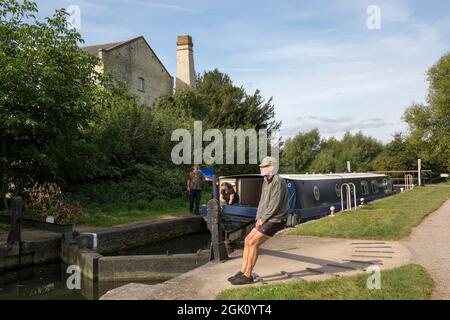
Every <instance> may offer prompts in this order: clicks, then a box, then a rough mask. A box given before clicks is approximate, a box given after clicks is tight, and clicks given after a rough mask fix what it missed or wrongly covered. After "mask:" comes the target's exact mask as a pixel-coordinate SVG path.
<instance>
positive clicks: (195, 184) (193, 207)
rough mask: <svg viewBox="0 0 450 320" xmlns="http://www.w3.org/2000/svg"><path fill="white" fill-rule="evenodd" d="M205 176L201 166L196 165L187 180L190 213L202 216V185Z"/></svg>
mask: <svg viewBox="0 0 450 320" xmlns="http://www.w3.org/2000/svg"><path fill="white" fill-rule="evenodd" d="M203 181H205V176H204V175H203V173H202V172H201V171H200V169H199V166H198V165H195V166H194V167H193V170H192V172H191V173H190V174H189V178H188V180H187V190H188V192H189V212H190V213H191V214H192V213H194V214H200V211H199V210H200V199H201V197H202V185H203Z"/></svg>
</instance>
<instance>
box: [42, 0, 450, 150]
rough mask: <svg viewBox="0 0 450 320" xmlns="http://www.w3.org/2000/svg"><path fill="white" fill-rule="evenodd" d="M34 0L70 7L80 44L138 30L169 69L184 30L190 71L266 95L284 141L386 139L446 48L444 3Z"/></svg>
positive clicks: (420, 97)
mask: <svg viewBox="0 0 450 320" xmlns="http://www.w3.org/2000/svg"><path fill="white" fill-rule="evenodd" d="M37 3H38V7H39V10H40V13H39V17H40V18H44V17H45V16H49V15H52V13H53V12H54V10H55V9H57V8H62V7H64V8H68V7H69V6H71V5H76V6H78V7H79V9H80V22H81V24H80V29H79V32H80V33H81V35H82V37H83V38H84V39H85V44H86V45H91V44H99V43H106V42H114V41H121V40H127V39H131V38H134V37H136V36H139V35H143V36H144V37H145V38H146V40H147V41H148V42H149V44H150V46H151V47H152V48H153V50H154V51H155V52H156V54H157V55H158V57H159V58H160V60H161V61H162V62H163V64H164V65H165V66H166V68H167V69H168V70H169V72H170V73H171V75H172V76H175V75H176V37H177V35H182V34H189V35H191V36H192V38H193V42H194V60H195V69H196V72H199V73H203V72H204V71H207V70H212V69H215V68H218V69H219V70H220V71H222V72H225V73H227V74H229V75H230V77H231V79H232V80H233V82H234V84H236V85H238V86H243V87H244V88H245V89H246V90H247V92H249V93H252V92H254V90H256V89H259V90H260V91H261V94H262V96H263V97H264V98H266V99H268V98H270V97H273V103H274V105H275V112H276V118H277V120H280V121H282V130H281V134H282V136H283V137H284V138H287V137H289V136H292V135H295V134H296V133H297V132H300V131H307V130H310V129H312V128H319V130H320V132H321V134H322V135H323V136H325V137H330V136H336V137H338V138H339V137H342V135H343V134H344V133H345V132H346V131H350V132H352V133H355V132H358V131H362V132H363V133H364V134H366V135H370V136H373V137H375V138H377V139H378V140H380V141H382V142H389V141H390V140H391V139H392V135H393V134H395V133H397V132H405V131H406V130H407V126H406V124H405V123H404V122H402V120H401V117H402V114H403V112H404V110H405V108H406V107H407V106H409V105H410V104H411V103H412V102H419V103H422V102H425V101H426V94H427V81H426V78H427V77H426V71H427V69H428V68H429V67H431V66H432V65H433V64H434V63H435V62H436V61H437V60H438V59H439V58H440V57H441V56H442V55H443V54H445V53H446V52H449V51H450V1H448V0H430V1H422V0H421V1H416V0H390V1H388V0H382V1H381V0H369V1H366V0H335V1H331V0H329V1H325V0H317V1H298V0H297V1H293V0H279V1H274V0H271V1H268V0H240V1H237V0H226V1H225V0H189V1H187V0H165V1H163V0H158V1H156V0H155V1H153V0H149V1H145V0H96V1H91V0H38V1H37ZM373 6H376V7H375V8H378V9H379V18H380V19H379V20H374V19H376V18H377V14H376V13H375V11H373ZM368 22H369V26H370V28H369V27H368ZM373 22H375V24H373ZM378 22H379V23H378ZM373 26H376V27H377V28H374V27H373Z"/></svg>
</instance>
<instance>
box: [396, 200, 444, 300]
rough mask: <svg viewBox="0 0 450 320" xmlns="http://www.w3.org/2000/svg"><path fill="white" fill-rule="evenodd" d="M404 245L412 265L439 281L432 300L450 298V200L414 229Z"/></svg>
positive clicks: (436, 283) (436, 282)
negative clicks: (408, 249) (417, 265)
mask: <svg viewBox="0 0 450 320" xmlns="http://www.w3.org/2000/svg"><path fill="white" fill-rule="evenodd" d="M403 243H404V244H405V245H406V246H407V247H408V248H410V250H411V255H412V257H411V258H412V262H414V263H418V264H420V265H422V266H424V267H425V268H426V269H427V270H428V272H429V273H430V275H431V277H432V278H433V280H434V282H435V285H436V286H435V289H434V292H433V295H432V297H431V298H432V299H450V200H447V201H446V202H445V203H444V204H443V205H442V206H441V207H440V208H439V209H438V210H436V211H435V212H433V213H432V214H430V215H429V216H428V217H427V218H425V219H424V220H423V222H422V223H421V224H420V225H419V226H418V227H416V228H414V229H413V231H412V232H411V234H410V236H409V237H408V238H406V239H405V240H404V241H403Z"/></svg>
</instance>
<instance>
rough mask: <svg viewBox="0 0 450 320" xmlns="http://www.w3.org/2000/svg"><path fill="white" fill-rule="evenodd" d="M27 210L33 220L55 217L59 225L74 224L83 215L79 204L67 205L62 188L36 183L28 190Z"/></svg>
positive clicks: (55, 185) (51, 184)
mask: <svg viewBox="0 0 450 320" xmlns="http://www.w3.org/2000/svg"><path fill="white" fill-rule="evenodd" d="M26 193H27V196H26V198H25V208H26V209H27V210H29V211H30V212H31V216H32V218H33V219H36V220H41V221H45V220H46V218H47V217H48V216H53V217H54V219H55V222H57V223H74V222H75V221H76V220H77V219H78V217H80V216H81V215H82V214H83V210H82V208H81V206H80V205H79V204H77V203H67V202H65V200H64V195H63V193H62V191H61V188H60V187H59V186H58V185H57V184H55V183H42V184H40V183H35V184H34V186H33V187H32V188H30V189H29V190H26Z"/></svg>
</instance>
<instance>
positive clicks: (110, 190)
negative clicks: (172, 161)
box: [66, 164, 186, 208]
mask: <svg viewBox="0 0 450 320" xmlns="http://www.w3.org/2000/svg"><path fill="white" fill-rule="evenodd" d="M185 180H186V174H185V173H184V172H183V170H180V169H171V170H168V169H163V168H161V167H156V166H149V165H144V164H136V165H134V166H131V167H130V168H128V169H127V170H124V171H123V173H122V176H121V178H120V179H117V180H111V179H108V180H106V181H103V182H102V181H97V182H88V183H84V184H78V185H74V186H72V187H70V188H68V193H66V197H67V198H68V199H70V200H72V201H76V202H79V203H80V204H81V205H82V206H83V207H88V208H92V207H96V206H101V205H105V204H114V205H117V204H119V203H135V202H137V201H140V200H143V201H146V202H151V201H153V200H155V199H160V200H170V199H180V200H181V199H182V197H183V195H184V192H185V189H186V188H185V183H186V181H185Z"/></svg>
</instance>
